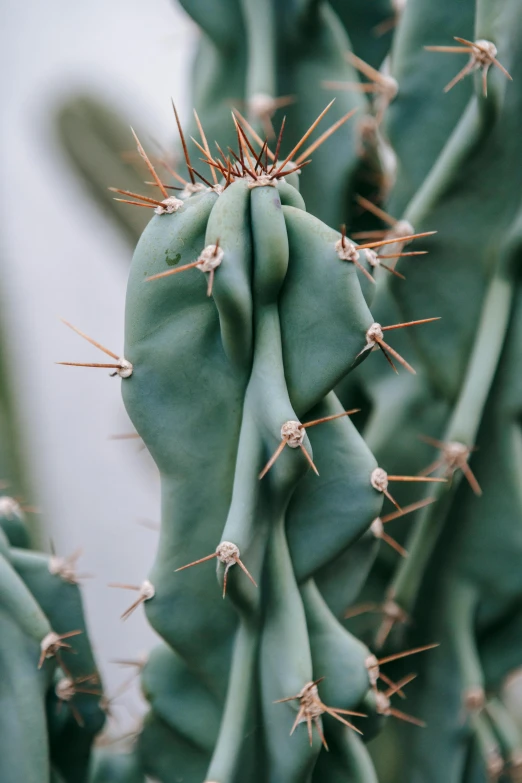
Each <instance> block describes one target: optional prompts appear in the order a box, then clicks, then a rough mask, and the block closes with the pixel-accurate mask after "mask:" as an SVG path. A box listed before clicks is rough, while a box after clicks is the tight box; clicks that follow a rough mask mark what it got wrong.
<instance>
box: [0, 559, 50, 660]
mask: <svg viewBox="0 0 522 783" xmlns="http://www.w3.org/2000/svg"><path fill="white" fill-rule="evenodd" d="M0 603H1V606H2V608H3V610H4V611H6V612H8V613H9V614H10V615H11V616H12V617H13V619H14V620H16V622H17V623H18V624H19V626H20V628H21V629H22V630H23V631H24V633H26V634H27V635H28V636H29V637H30V638H31V639H33V640H34V641H36V642H38V643H40V642H41V641H42V639H44V637H46V636H47V634H49V633H51V630H52V628H51V626H50V624H49V620H48V619H47V617H46V616H45V614H44V613H43V612H42V610H41V608H40V606H39V605H38V604H37V602H36V601H35V599H34V598H33V596H32V594H31V592H30V591H29V589H28V588H27V587H26V586H25V584H24V582H23V581H22V580H21V579H20V577H19V576H18V574H17V573H16V571H15V570H14V568H13V567H12V566H11V565H10V564H9V563H8V561H7V560H6V559H5V557H3V556H1V557H0ZM37 663H38V660H36V661H35V667H36V665H37Z"/></svg>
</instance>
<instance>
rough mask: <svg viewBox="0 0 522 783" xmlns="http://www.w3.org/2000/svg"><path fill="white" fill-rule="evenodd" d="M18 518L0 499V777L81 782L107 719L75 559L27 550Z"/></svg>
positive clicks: (10, 501) (14, 505) (14, 507)
mask: <svg viewBox="0 0 522 783" xmlns="http://www.w3.org/2000/svg"><path fill="white" fill-rule="evenodd" d="M23 517H24V515H23V511H22V509H21V507H20V505H19V504H18V502H17V501H16V500H15V499H14V498H11V497H9V496H7V495H3V496H2V497H0V672H1V676H2V688H1V692H0V703H1V706H2V709H1V711H0V714H1V726H0V747H1V757H2V764H1V768H2V780H5V781H6V783H17V782H18V781H21V780H23V781H27V783H33V781H34V783H40V782H41V781H44V780H50V779H51V778H52V779H57V780H62V781H64V783H73V781H74V783H82V781H86V780H87V774H88V766H89V756H90V750H91V746H92V742H93V739H94V737H95V735H96V734H97V733H98V732H99V731H100V729H101V728H102V726H103V723H104V720H105V714H104V712H103V710H102V708H101V706H100V702H101V699H100V697H101V696H102V692H101V690H100V689H101V682H100V676H99V673H98V671H97V668H96V664H95V662H94V658H93V654H92V650H91V646H90V643H89V638H88V635H87V630H86V626H85V619H84V615H83V608H82V602H81V596H80V592H79V588H78V584H77V575H76V572H75V568H74V565H75V560H76V557H72V558H60V557H57V556H56V555H52V556H50V557H49V556H47V555H44V554H41V553H39V552H33V551H30V550H29V549H27V548H25V547H26V545H27V544H28V542H29V537H28V530H27V527H26V525H25V522H24V518H23ZM71 653H74V655H73V654H71Z"/></svg>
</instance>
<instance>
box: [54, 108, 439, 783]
mask: <svg viewBox="0 0 522 783" xmlns="http://www.w3.org/2000/svg"><path fill="white" fill-rule="evenodd" d="M328 108H329V107H327V109H328ZM326 111H327V110H325V111H323V112H322V113H321V114H320V115H319V117H318V118H317V120H316V121H315V122H314V123H313V124H312V126H311V127H310V128H309V129H308V131H307V132H306V133H305V134H304V136H303V138H302V139H301V140H300V141H299V142H298V144H296V145H295V147H294V148H293V149H292V150H291V152H290V153H289V154H288V155H286V156H281V158H282V159H281V158H279V157H278V152H279V149H280V147H279V144H278V145H277V151H276V152H275V153H274V152H272V151H271V150H269V149H268V145H267V143H266V142H265V143H264V144H262V145H260V146H259V147H258V149H257V150H256V149H255V148H254V146H253V144H252V142H251V141H250V140H249V138H248V134H247V132H246V130H245V128H244V127H243V126H242V125H241V124H240V123H239V122H237V121H236V130H237V132H238V139H239V145H240V146H239V149H238V152H237V153H234V162H232V160H231V158H230V157H229V158H226V159H225V158H222V159H221V160H220V159H219V158H217V157H216V158H214V157H213V156H212V155H211V154H210V152H208V149H209V148H208V144H207V141H206V138H205V136H204V133H202V146H201V149H202V150H203V151H205V150H206V151H207V152H206V155H207V157H206V161H207V163H208V164H209V167H211V168H216V169H218V170H219V172H220V174H221V176H222V178H223V184H220V183H217V184H216V185H213V186H210V187H206V188H202V189H200V192H195V193H189V194H187V197H186V198H185V199H184V200H183V199H178V198H177V197H175V196H170V195H169V194H168V191H167V190H166V188H165V186H164V184H163V183H162V181H161V180H160V178H159V177H158V174H157V172H156V171H155V169H154V166H153V165H152V163H151V162H150V160H149V159H148V158H147V156H146V153H145V151H144V149H143V147H142V146H141V144H140V142H139V141H137V144H138V149H139V151H140V154H141V155H142V156H143V157H144V158H145V160H146V162H147V165H148V166H149V169H150V172H151V175H152V177H153V180H154V181H156V183H157V186H158V188H159V189H160V190H161V191H162V195H163V196H164V197H165V198H164V200H163V201H158V202H157V205H156V206H155V212H156V213H157V214H156V216H155V217H154V218H153V220H152V221H151V222H150V224H149V225H148V227H147V229H146V230H145V232H144V234H143V235H142V237H141V239H140V242H139V243H138V247H137V249H136V252H135V255H134V259H133V263H132V267H131V272H130V279H129V284H128V291H127V305H126V339H125V352H124V353H125V358H118V356H117V354H114V353H112V352H110V351H108V350H107V349H105V348H103V346H101V345H100V344H98V343H96V342H95V341H94V340H92V339H91V338H89V337H87V336H86V335H84V334H83V333H81V332H80V334H81V336H83V337H86V339H88V340H89V341H90V342H92V343H94V345H96V346H97V347H98V348H101V349H102V350H104V351H105V352H106V353H109V354H110V355H111V356H112V357H113V358H114V360H117V361H115V362H114V364H102V365H99V364H92V366H105V367H114V369H115V370H116V373H117V374H119V375H120V376H121V377H122V379H123V381H124V383H123V387H122V388H123V395H124V401H125V405H126V407H127V410H128V412H129V415H130V417H131V419H132V421H133V423H134V425H135V427H136V430H137V432H138V433H139V435H140V436H141V437H142V439H143V441H144V443H145V444H146V445H147V447H148V448H149V450H150V453H151V454H152V456H153V458H154V459H155V461H156V463H157V465H158V468H159V470H160V473H161V476H162V487H163V489H162V494H163V525H162V533H161V541H160V546H159V550H158V556H157V560H156V563H155V565H154V567H153V569H152V572H151V575H150V579H147V580H146V581H145V582H143V583H142V585H141V587H139V588H138V587H136V589H137V590H138V591H139V595H138V598H137V600H136V601H135V602H134V603H133V604H132V606H131V607H130V609H129V612H130V611H132V610H133V609H134V608H135V607H136V606H137V605H138V604H139V603H144V605H145V611H146V613H147V616H148V618H149V620H150V622H151V623H152V625H153V627H154V628H155V630H156V631H157V632H158V633H159V634H160V635H161V636H162V637H163V638H164V640H165V642H166V646H165V647H162V648H160V649H159V650H158V652H157V654H155V655H153V656H152V657H151V659H150V661H149V662H148V663H147V664H146V666H145V668H144V672H143V687H144V691H145V694H146V696H147V698H148V699H149V701H150V703H151V708H152V709H151V712H150V713H149V716H148V717H147V719H146V722H145V726H144V730H143V732H142V734H141V738H140V753H141V757H142V760H143V765H144V768H145V770H146V771H147V772H148V773H149V774H152V775H154V776H156V777H158V778H159V779H161V780H174V779H176V776H182V777H185V778H186V779H189V780H198V779H201V778H202V776H205V775H206V777H205V779H206V780H208V781H213V780H219V781H227V780H228V781H233V780H237V779H239V777H238V776H240V775H247V776H248V779H251V780H255V779H258V780H260V781H262V780H265V779H268V778H270V779H274V780H288V781H290V780H295V781H296V783H297V782H298V781H301V780H308V779H311V776H312V774H313V769H314V766H315V765H316V762H317V759H318V758H319V757H320V756H321V755H322V754H324V753H326V752H328V751H329V742H330V739H331V741H332V749H331V751H330V756H329V757H328V758H329V759H331V760H328V761H325V762H321V765H324V766H325V768H326V769H328V768H330V767H332V769H334V768H336V767H337V768H339V770H343V771H348V770H349V769H350V768H354V769H355V768H357V767H358V766H360V767H361V769H363V768H366V769H368V770H370V769H371V763H370V761H369V759H368V758H367V756H366V755H365V753H366V752H365V751H364V748H363V746H361V745H360V743H359V741H357V740H356V739H354V738H352V737H349V736H348V734H349V732H355V733H360V732H361V729H360V728H359V727H358V726H357V725H355V724H354V723H353V722H352V718H351V717H350V716H352V715H354V716H356V717H365V716H366V715H367V714H370V715H373V716H374V719H373V721H371V723H376V724H378V720H377V718H378V716H379V715H382V714H395V715H397V716H398V717H404V718H405V719H407V720H415V719H414V718H410V717H409V716H407V715H406V716H405V715H404V713H403V712H402V711H398V710H397V709H396V708H395V707H394V706H393V705H392V704H391V703H390V701H389V697H390V696H391V695H392V694H393V693H395V692H396V690H399V691H401V688H402V687H404V685H405V684H406V680H405V681H404V682H403V683H402V684H400V683H399V684H394V683H391V685H390V686H389V690H388V691H387V693H385V692H384V691H378V690H377V687H376V684H377V680H378V677H379V662H378V661H377V659H376V658H375V656H373V655H372V654H371V653H370V651H369V650H368V649H367V648H366V647H365V646H364V645H362V644H361V643H360V642H358V641H357V640H356V639H355V638H354V637H352V636H351V634H349V633H348V632H347V631H346V630H345V629H343V627H342V625H341V624H340V623H339V621H338V620H337V619H336V617H335V615H334V614H333V613H332V611H331V609H330V608H329V607H328V604H327V603H326V601H325V600H324V598H323V597H322V595H321V593H320V591H319V590H318V589H317V586H316V585H315V582H314V576H315V575H316V574H319V573H320V572H321V571H322V570H324V569H325V568H326V567H327V566H328V564H329V563H330V562H332V561H334V560H335V559H336V558H337V557H338V556H339V555H341V553H342V552H344V551H345V550H346V549H347V548H349V547H350V545H351V544H352V543H353V542H354V541H355V540H356V539H357V538H359V537H360V536H361V535H362V534H363V533H364V531H365V530H368V529H369V527H370V525H371V524H372V522H373V520H375V519H377V518H378V515H379V513H380V509H381V505H382V501H383V496H384V495H385V496H386V497H388V498H389V499H390V500H391V501H392V502H393V503H394V504H395V505H397V503H396V501H395V499H394V498H393V496H392V495H391V494H390V491H389V489H388V483H389V482H391V481H393V480H398V481H410V480H411V481H414V482H419V481H421V482H435V483H441V482H442V483H444V482H445V481H446V479H444V478H432V477H422V478H419V477H409V476H388V475H387V473H386V472H385V471H384V470H383V469H382V468H380V467H378V466H377V464H376V462H375V459H374V458H373V456H372V454H371V452H369V450H368V448H367V447H366V445H365V443H364V441H363V440H362V438H361V437H360V435H359V434H358V432H357V430H356V428H355V427H354V425H353V424H351V423H350V421H349V420H348V418H347V416H349V415H351V414H352V413H355V412H356V411H354V410H348V411H343V410H342V408H341V407H340V405H339V402H338V400H337V398H336V395H335V393H334V392H333V389H334V387H335V386H336V384H337V383H338V382H339V381H340V380H341V378H343V377H344V376H345V375H346V373H348V372H349V371H350V370H352V369H353V368H355V367H356V366H357V365H359V364H360V363H361V362H362V361H363V359H366V358H367V357H368V356H369V354H370V353H371V352H372V350H373V349H374V348H380V350H381V352H382V353H383V354H384V356H385V357H386V359H387V360H388V362H389V363H390V364H391V365H392V367H394V368H395V365H394V360H395V361H396V362H397V363H400V364H402V365H403V366H404V367H405V368H406V369H408V370H410V371H411V372H414V370H413V368H412V367H411V365H409V364H408V362H407V361H406V360H405V359H404V358H403V357H402V356H401V355H400V354H399V353H398V352H397V351H396V350H395V349H394V348H393V346H392V345H391V344H390V343H391V342H393V335H394V333H395V330H396V329H401V328H403V327H410V326H411V327H413V326H422V325H424V324H426V323H428V322H430V321H434V320H437V318H436V317H435V318H434V317H429V318H424V319H417V320H414V321H410V322H406V323H400V324H390V325H388V326H381V325H380V324H377V323H375V322H374V319H373V318H372V315H371V313H370V310H369V309H368V302H369V301H370V300H371V296H372V294H373V288H374V285H373V284H374V280H373V278H372V277H371V275H370V274H369V272H368V269H367V268H366V266H365V263H366V261H365V260H366V259H367V258H373V256H372V253H373V249H374V248H377V249H378V248H380V247H381V246H384V247H386V246H387V245H388V244H390V243H393V242H395V240H394V239H384V240H380V241H376V242H371V243H367V244H366V245H360V246H357V245H355V243H353V242H352V241H351V240H349V239H348V238H347V237H346V236H345V233H344V232H342V233H341V234H339V232H337V231H334V230H333V229H331V228H329V227H328V226H326V225H325V224H323V223H321V222H320V221H319V220H317V219H316V218H313V217H312V216H311V215H309V214H308V213H307V212H306V211H305V209H304V202H303V200H302V197H301V196H300V194H299V192H298V190H297V188H296V187H295V185H297V179H296V178H297V170H298V169H300V168H301V167H302V166H304V165H305V163H306V162H307V157H308V154H309V150H310V151H313V150H315V149H316V148H317V146H318V144H319V142H320V141H324V140H326V139H327V138H329V136H330V135H331V133H333V132H334V131H335V130H337V128H338V127H339V126H340V122H339V121H337V122H335V123H334V125H333V126H332V127H331V128H330V129H329V130H328V131H327V132H325V133H323V134H322V135H321V136H320V137H319V140H318V141H316V142H312V143H311V144H310V146H309V148H308V149H307V150H305V151H304V152H300V150H301V148H302V146H303V145H304V144H305V142H306V141H307V139H308V138H309V136H310V134H311V133H312V132H313V131H314V130H315V128H316V126H317V125H318V123H319V121H320V120H321V119H322V117H323V116H324V114H325V113H326ZM350 116H351V113H348V114H347V115H345V117H344V118H342V121H343V122H344V121H346V120H348V119H349V117H350ZM182 142H183V146H184V148H186V145H185V142H184V137H183V136H182ZM298 152H300V154H299V156H298ZM269 159H270V160H269ZM187 166H188V167H189V168H190V167H191V163H190V161H189V159H188V154H187ZM291 183H294V184H291ZM136 198H137V199H138V198H140V197H139V196H136ZM142 204H143V206H144V207H149V208H152V207H153V206H154V205H151V204H150V199H148V198H143V200H142ZM420 236H425V234H421V235H420ZM416 237H417V235H412V236H411V237H409V239H410V240H412V239H415V238H416ZM179 273H183V274H182V276H178V274H179ZM201 273H204V275H205V278H207V279H203V278H202V277H201ZM370 281H371V282H370ZM205 294H206V295H205ZM326 313H327V314H328V316H327V317H326V316H325V314H326ZM73 328H75V327H73ZM76 331H78V330H76ZM388 331H390V333H391V336H390V337H388V334H387V332H388ZM385 338H386V339H385ZM392 357H393V359H392ZM67 364H80V363H73V362H68V363H67ZM81 364H82V365H84V364H85V363H81ZM180 368H183V369H182V372H180ZM312 454H313V456H312ZM319 469H320V474H319ZM209 510H211V513H210V514H209ZM400 513H402V512H400ZM206 561H213V562H214V561H215V562H216V563H217V567H218V578H219V580H220V581H221V582H222V585H223V597H224V598H225V597H226V598H227V600H226V601H225V602H223V601H221V600H220V599H219V592H218V591H217V590H216V583H215V576H214V575H213V573H212V571H213V569H212V568H210V567H209V566H208V565H206V566H205V565H203V564H204V563H205V562H206ZM196 566H198V567H197V568H196ZM234 566H237V567H234ZM187 569H190V570H187ZM181 571H187V572H186V573H183V574H181V573H177V572H181ZM231 604H232V605H233V607H234V609H235V611H234V610H232V608H231ZM126 615H127V613H125V615H124V616H126ZM422 649H424V648H422ZM383 676H385V675H383ZM323 679H324V682H323ZM408 681H409V679H408ZM388 682H389V681H388ZM165 683H169V685H168V693H166V692H165ZM363 700H364V705H365V712H364V713H361V712H360V710H356V709H354V708H355V707H357V705H359V704H360V703H362V702H363ZM295 702H296V703H295ZM191 703H194V704H195V705H196V706H195V708H194V709H193V710H191V707H190V705H191ZM278 705H279V706H278ZM191 711H192V713H193V715H192V717H191ZM323 715H324V716H325V719H324V725H323V721H322V718H321V716H323ZM346 716H348V718H347V717H346ZM335 720H336V721H337V722H338V723H339V724H341V725H340V726H339V727H336V725H335V723H334V721H335ZM201 721H204V725H205V730H204V731H203V732H202V731H201V725H202V724H201ZM302 722H304V723H305V724H306V725H307V729H308V730H307V731H304V730H303V728H301V727H300V726H299V724H300V723H302ZM252 725H253V726H258V727H259V729H257V730H254V731H252V730H249V726H252ZM261 728H262V730H261ZM288 733H290V734H291V735H294V734H295V736H292V737H291V738H289V737H288ZM342 774H344V772H343V773H342ZM368 774H370V773H368Z"/></svg>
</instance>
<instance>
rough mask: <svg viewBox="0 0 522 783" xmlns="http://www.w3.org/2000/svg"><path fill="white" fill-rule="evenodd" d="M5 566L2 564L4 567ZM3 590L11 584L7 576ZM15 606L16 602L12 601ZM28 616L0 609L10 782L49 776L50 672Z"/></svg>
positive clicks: (1, 737)
mask: <svg viewBox="0 0 522 783" xmlns="http://www.w3.org/2000/svg"><path fill="white" fill-rule="evenodd" d="M2 571H3V566H2V565H0V573H2ZM0 579H1V582H2V585H1V588H0V592H1V593H2V596H4V590H5V589H9V586H8V585H7V584H6V583H5V581H4V579H3V577H2V578H0ZM13 608H15V607H13ZM24 623H25V617H24V616H22V615H19V614H18V613H17V614H14V615H13V612H12V611H10V610H9V608H8V609H7V610H6V609H4V606H2V608H1V609H0V627H1V629H2V633H1V634H0V670H1V671H2V683H1V686H0V754H1V769H2V780H3V781H5V783H18V781H22V780H23V781H24V783H42V781H44V780H45V781H46V780H48V779H49V775H50V771H49V750H48V739H47V725H46V717H45V703H44V692H45V687H46V684H47V679H48V676H47V673H46V672H43V671H42V672H38V671H37V669H36V664H37V662H38V655H39V652H40V650H39V646H38V645H37V644H35V642H34V641H33V640H32V639H28V637H27V635H26V630H25V628H24Z"/></svg>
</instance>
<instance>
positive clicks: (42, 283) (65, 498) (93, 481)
mask: <svg viewBox="0 0 522 783" xmlns="http://www.w3.org/2000/svg"><path fill="white" fill-rule="evenodd" d="M3 21H4V24H3V30H4V43H3V46H2V69H1V70H2V78H3V79H4V85H3V105H2V109H3V124H2V152H3V175H2V178H1V183H0V187H1V188H2V191H1V200H0V209H1V224H0V225H1V239H0V249H1V278H0V306H1V318H2V323H3V328H4V331H5V333H6V339H5V342H6V352H7V354H8V356H7V361H8V366H9V376H10V381H11V385H12V388H13V391H14V397H15V402H16V407H17V412H18V419H19V425H20V433H21V438H22V450H23V456H24V458H25V460H26V467H27V468H28V475H29V492H28V498H27V499H28V501H29V502H31V503H34V504H35V505H37V506H38V507H39V508H40V509H41V513H40V514H38V515H34V518H32V520H31V521H32V526H33V530H34V532H35V534H36V536H37V540H38V543H39V545H40V547H41V548H43V549H45V550H47V551H49V547H50V540H51V539H52V541H53V544H54V547H55V549H56V551H57V553H58V554H60V555H67V554H70V553H71V552H72V551H73V550H75V549H76V548H77V547H82V548H83V555H82V557H81V560H80V562H79V571H80V573H81V572H85V573H88V574H92V578H89V579H85V581H84V583H83V588H84V600H85V603H86V609H87V616H88V621H89V625H90V631H91V638H92V641H93V646H94V648H95V654H97V657H98V660H99V664H100V667H101V670H102V673H103V675H104V677H105V679H106V683H107V685H108V693H109V696H110V695H111V693H113V692H114V691H115V689H116V688H117V687H118V686H119V684H120V683H121V682H122V680H124V679H125V678H126V677H128V671H123V670H121V669H119V668H118V667H117V666H116V665H114V664H111V663H110V661H111V660H112V659H115V658H121V657H124V658H128V657H133V656H137V655H139V654H140V653H143V652H145V651H146V650H147V649H149V648H150V647H151V645H152V644H153V641H154V639H153V636H154V635H153V632H152V631H151V629H150V628H149V627H148V625H147V623H146V621H145V620H144V617H143V616H142V614H141V611H138V612H136V613H135V614H134V615H132V617H131V618H130V619H129V620H128V621H127V622H121V621H120V615H121V613H122V611H123V610H124V609H125V608H126V607H127V606H128V605H129V604H130V603H131V601H132V600H133V594H132V593H131V592H127V591H124V590H116V589H110V588H109V587H107V583H108V582H110V581H119V582H128V583H130V584H140V583H141V582H142V581H143V579H144V578H145V577H146V575H147V573H148V570H149V568H150V565H151V563H152V559H153V556H154V551H155V548H156V544H157V533H156V532H155V531H154V530H152V529H150V528H147V527H145V526H144V525H143V524H140V522H142V521H143V520H150V521H152V522H157V521H158V519H159V481H158V478H157V475H156V470H155V467H154V465H153V463H152V461H151V460H150V459H149V458H148V456H147V454H146V452H145V451H143V450H140V446H139V441H137V440H111V439H110V438H111V436H112V435H118V434H126V433H130V432H132V426H131V424H130V422H129V420H128V418H127V416H126V413H125V410H124V407H123V403H122V401H121V396H120V381H119V379H117V378H110V377H109V371H107V370H102V369H100V370H94V369H92V370H90V369H83V368H74V367H61V366H58V365H56V364H55V362H56V361H61V360H65V361H67V360H69V361H95V362H96V361H104V359H103V358H101V354H99V352H98V351H97V350H96V349H95V348H94V347H92V346H90V345H89V344H88V343H86V342H85V341H84V340H82V339H81V338H80V337H78V336H77V335H75V334H74V333H73V332H72V331H71V330H69V329H67V328H66V327H65V326H64V325H63V324H62V323H61V322H60V320H59V319H60V317H63V318H66V319H67V320H69V321H71V322H72V323H73V324H75V325H76V326H78V327H79V328H80V329H82V330H84V331H85V332H87V333H88V334H89V335H91V336H92V337H94V338H95V339H97V340H98V341H99V342H101V343H103V344H104V345H106V346H107V347H109V348H110V349H111V350H113V351H115V352H117V353H118V352H119V351H120V350H121V348H122V345H123V312H124V302H125V285H126V276H127V270H128V266H129V262H130V257H131V252H132V250H131V245H130V243H126V242H125V240H124V239H123V238H122V235H121V233H120V232H118V231H117V230H116V229H115V227H114V225H113V224H112V223H111V221H110V220H109V219H108V218H106V216H104V214H103V211H102V210H101V209H98V208H97V207H96V205H95V204H94V203H93V201H92V200H91V199H90V198H89V196H88V194H87V193H86V192H85V191H84V190H82V188H81V185H80V184H79V181H78V179H77V178H76V177H75V176H74V174H73V173H72V171H71V170H70V168H69V166H68V164H67V161H66V159H65V157H64V153H63V150H62V149H61V145H60V141H59V137H58V133H57V128H56V113H57V111H58V108H59V106H60V105H62V104H63V103H64V101H67V100H69V99H70V98H71V97H72V96H73V95H74V94H76V93H92V94H94V95H98V96H99V97H100V98H104V99H105V100H106V101H107V102H108V103H109V104H110V105H112V106H114V107H115V108H117V109H118V110H121V111H122V113H123V114H124V115H126V116H127V117H128V118H129V122H130V123H132V124H133V125H134V126H135V127H136V128H140V127H145V128H150V129H153V132H154V134H155V139H157V140H159V141H160V142H161V143H162V144H164V145H165V146H166V147H168V146H170V147H172V140H173V138H174V121H173V116H172V108H171V105H170V96H173V97H174V98H175V100H176V102H177V105H178V110H179V111H180V114H181V116H182V118H184V117H187V115H188V112H189V110H190V107H189V106H188V103H187V99H188V93H187V76H188V72H189V69H190V66H191V59H192V55H193V49H194V44H195V40H196V35H197V29H196V27H195V26H194V25H193V24H192V23H191V21H190V20H189V19H188V17H186V16H185V14H184V12H183V11H182V10H181V8H178V7H177V6H176V5H175V4H173V3H172V2H169V1H168V0H149V2H147V3H144V2H143V0H125V3H123V2H110V3H107V2H104V0H91V2H89V3H87V4H85V3H70V2H68V1H67V0H49V1H48V2H46V3H41V2H39V1H38V0H28V2H27V3H24V4H16V3H8V4H7V3H6V4H4V7H3ZM128 135H129V150H133V149H134V144H133V141H132V137H131V134H130V131H129V134H128ZM142 140H143V142H144V143H146V144H150V139H148V138H146V137H145V138H143V139H142ZM106 184H107V185H115V186H123V187H125V185H124V184H123V183H121V182H112V181H107V183H106ZM128 209H129V210H132V209H133V208H132V207H128ZM137 212H139V213H140V214H141V210H137ZM147 217H148V215H147ZM2 478H3V477H2V476H0V479H2ZM122 720H123V721H125V720H126V718H125V716H124V715H122Z"/></svg>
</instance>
